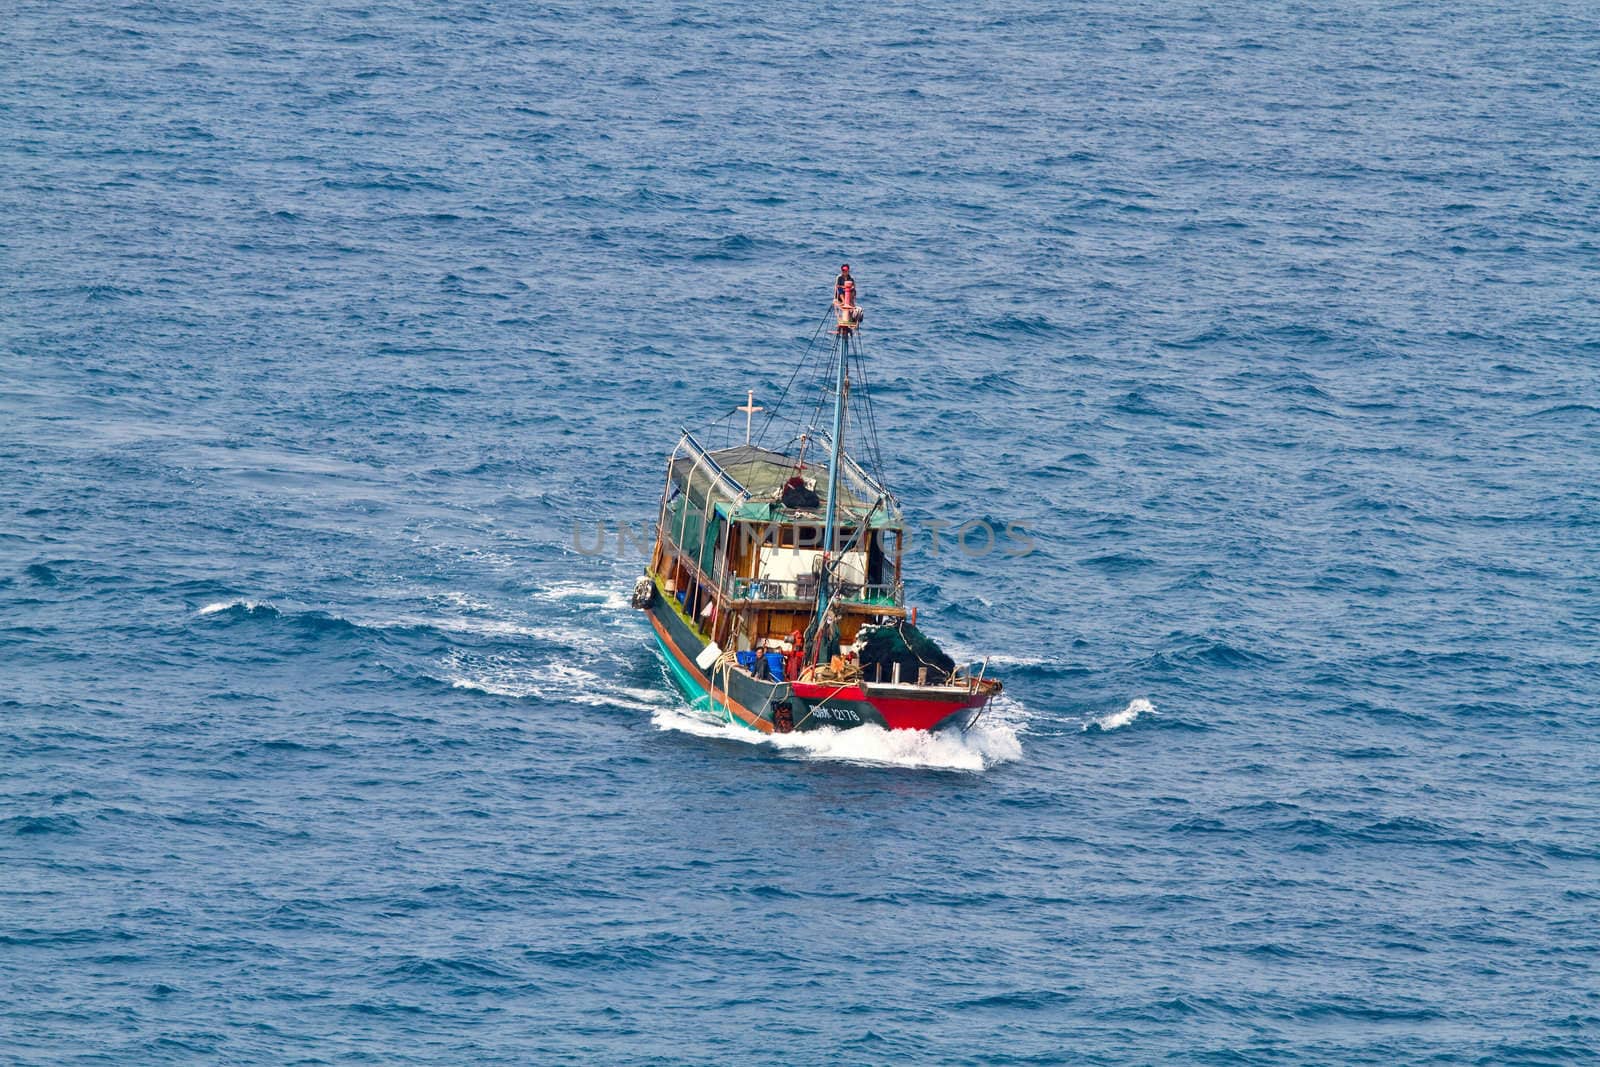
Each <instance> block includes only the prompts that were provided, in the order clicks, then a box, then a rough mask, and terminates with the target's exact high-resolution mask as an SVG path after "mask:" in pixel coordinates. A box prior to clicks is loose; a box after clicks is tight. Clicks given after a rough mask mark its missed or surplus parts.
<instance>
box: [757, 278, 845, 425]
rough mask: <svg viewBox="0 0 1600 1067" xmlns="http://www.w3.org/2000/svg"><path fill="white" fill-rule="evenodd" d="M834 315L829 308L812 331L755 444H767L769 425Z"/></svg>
mask: <svg viewBox="0 0 1600 1067" xmlns="http://www.w3.org/2000/svg"><path fill="white" fill-rule="evenodd" d="M832 317H833V312H832V309H829V312H828V313H827V314H826V315H823V316H822V321H821V322H819V323H817V328H816V331H815V332H813V333H812V335H811V340H809V341H807V342H806V347H805V351H804V352H802V353H801V354H800V359H799V360H798V361H796V363H795V365H794V371H793V373H791V374H790V375H789V381H788V383H787V384H785V385H784V387H783V392H781V393H779V394H778V399H777V401H776V402H774V403H773V405H772V410H770V411H768V412H767V417H766V418H765V419H763V420H762V422H761V432H760V433H758V434H757V435H756V437H755V444H756V445H758V446H759V445H763V444H765V442H766V440H767V429H768V427H770V426H771V425H772V422H773V420H774V419H776V418H777V417H778V412H779V411H781V410H782V409H783V402H784V401H785V400H786V399H788V396H789V390H790V389H792V388H794V383H795V381H796V379H798V378H799V377H800V372H801V371H802V370H803V369H805V365H806V364H807V363H808V362H810V359H811V351H812V349H813V348H815V347H816V344H817V338H818V337H820V336H822V328H823V327H824V326H826V325H828V320H829V319H830V318H832Z"/></svg>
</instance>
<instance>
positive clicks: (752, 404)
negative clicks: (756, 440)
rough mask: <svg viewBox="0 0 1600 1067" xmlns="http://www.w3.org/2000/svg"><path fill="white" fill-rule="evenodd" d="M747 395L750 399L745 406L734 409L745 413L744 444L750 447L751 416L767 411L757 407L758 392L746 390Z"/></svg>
mask: <svg viewBox="0 0 1600 1067" xmlns="http://www.w3.org/2000/svg"><path fill="white" fill-rule="evenodd" d="M746 393H747V394H748V399H746V400H745V402H744V406H743V407H737V408H734V409H733V410H735V411H742V412H744V443H745V444H747V445H748V444H749V443H750V416H752V415H754V414H755V413H756V412H758V411H765V410H767V409H766V408H763V407H757V406H756V391H755V390H754V389H748V390H746Z"/></svg>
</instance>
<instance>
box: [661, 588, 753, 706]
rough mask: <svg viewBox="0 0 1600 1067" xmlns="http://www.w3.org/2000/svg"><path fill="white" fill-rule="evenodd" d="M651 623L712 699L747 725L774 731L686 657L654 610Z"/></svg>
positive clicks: (662, 642)
mask: <svg viewBox="0 0 1600 1067" xmlns="http://www.w3.org/2000/svg"><path fill="white" fill-rule="evenodd" d="M650 625H651V626H653V627H655V630H656V636H658V637H660V638H661V644H662V647H664V648H666V649H667V650H668V651H669V652H671V653H672V655H673V657H674V658H675V659H677V661H678V665H679V666H680V667H682V668H683V669H684V670H685V671H688V672H689V673H690V674H691V675H692V676H693V677H695V678H698V679H700V680H702V681H703V682H704V683H705V690H706V692H707V693H710V694H711V699H712V700H720V702H721V703H722V705H723V706H724V707H726V708H727V709H728V710H729V711H731V712H733V713H734V714H735V715H737V716H739V718H740V719H742V720H744V723H745V725H746V726H750V727H752V728H754V729H757V730H760V731H761V732H762V733H764V734H770V733H771V732H772V724H771V723H770V722H768V721H767V720H765V719H763V718H762V717H761V716H759V715H756V714H754V713H753V712H751V711H750V709H749V708H747V707H745V706H744V705H743V704H741V703H739V702H738V701H737V700H735V699H733V697H732V696H730V695H729V694H728V693H727V692H725V691H724V690H721V689H718V688H717V687H716V686H715V685H714V684H712V682H711V680H710V679H709V678H706V676H705V675H704V674H703V673H701V671H700V667H699V666H698V665H697V664H695V663H694V662H693V661H691V660H688V659H685V658H684V655H683V652H682V650H680V649H679V648H678V646H677V643H676V642H674V641H673V640H672V635H671V634H670V633H668V632H667V628H666V627H665V626H663V625H662V624H661V620H660V619H658V618H656V615H655V612H653V611H652V612H650ZM719 694H720V696H719Z"/></svg>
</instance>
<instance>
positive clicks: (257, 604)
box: [195, 597, 278, 615]
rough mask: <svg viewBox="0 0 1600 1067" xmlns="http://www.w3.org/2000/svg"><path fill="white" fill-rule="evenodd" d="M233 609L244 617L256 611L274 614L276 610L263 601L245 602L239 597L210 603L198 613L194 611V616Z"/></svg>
mask: <svg viewBox="0 0 1600 1067" xmlns="http://www.w3.org/2000/svg"><path fill="white" fill-rule="evenodd" d="M235 608H237V609H238V610H239V611H240V612H242V613H244V614H246V615H254V614H255V613H256V612H258V611H259V612H275V611H277V610H278V609H277V608H274V607H273V606H272V605H271V604H269V603H267V602H266V601H265V600H245V599H244V598H242V597H240V598H237V599H234V600H216V601H213V602H212V603H210V604H207V605H206V606H205V607H203V608H201V609H200V610H199V611H196V612H195V614H196V615H219V614H221V613H222V612H224V611H232V610H234V609H235Z"/></svg>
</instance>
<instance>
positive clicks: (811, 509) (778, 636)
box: [650, 433, 906, 654]
mask: <svg viewBox="0 0 1600 1067" xmlns="http://www.w3.org/2000/svg"><path fill="white" fill-rule="evenodd" d="M808 444H809V445H816V444H817V442H816V441H815V440H812V441H805V440H802V441H801V442H800V447H799V448H798V450H797V454H795V455H789V454H787V453H785V452H776V451H772V450H770V449H766V448H762V447H759V446H757V445H749V444H746V445H738V446H736V447H733V448H726V449H720V450H717V451H706V450H705V449H703V448H702V447H701V446H700V444H699V443H698V442H697V441H695V439H694V438H693V437H692V436H691V435H690V434H688V433H685V434H684V435H683V437H682V439H681V440H680V441H679V443H678V447H677V448H676V449H674V450H673V453H672V458H671V459H670V461H669V462H668V466H667V482H666V487H665V490H664V492H663V494H662V505H661V512H660V517H659V522H658V533H657V537H656V544H655V550H654V554H653V557H652V560H651V567H650V571H651V573H652V574H653V575H655V576H656V581H657V582H658V584H659V586H660V591H661V593H662V595H664V596H665V597H667V598H669V599H670V601H671V602H672V603H673V604H674V605H675V607H674V610H676V611H677V612H678V613H679V614H680V616H681V617H682V618H683V619H684V620H685V621H687V622H688V623H689V624H690V625H691V626H693V627H694V628H695V630H696V631H698V632H699V634H700V635H701V636H702V638H703V639H705V640H707V641H712V642H715V643H716V644H717V645H718V646H719V647H721V648H723V649H727V650H729V651H736V652H757V653H760V652H772V651H777V652H782V653H785V654H792V653H794V652H795V651H796V648H795V645H796V644H797V642H796V635H797V634H805V633H806V631H807V628H808V627H810V626H811V624H812V622H813V618H814V616H815V613H816V612H817V610H818V604H817V600H818V585H819V582H820V581H821V580H822V575H823V572H824V568H825V567H827V568H829V578H828V582H829V585H828V603H827V607H826V610H827V611H828V612H829V613H830V614H831V615H832V616H833V623H834V627H835V630H836V633H837V636H838V640H839V641H840V642H841V643H842V644H849V643H851V642H853V641H855V640H856V636H857V634H858V632H859V631H860V629H861V627H862V625H863V624H864V623H876V622H878V621H881V620H887V619H895V618H903V617H904V616H905V614H906V609H905V606H904V594H903V591H902V587H901V583H900V561H901V554H902V551H903V547H904V545H903V541H902V537H903V533H904V524H903V520H902V518H901V514H900V509H899V506H898V504H897V503H896V501H895V499H894V497H893V496H892V495H891V494H890V493H889V492H888V490H886V489H884V488H883V486H881V485H879V484H878V483H877V482H876V481H874V480H873V479H872V478H871V477H870V476H868V475H867V474H866V473H865V472H864V471H863V470H862V469H861V468H860V467H859V466H858V465H857V464H856V463H855V462H854V461H853V460H851V459H850V458H849V456H847V455H845V454H843V453H841V454H840V463H839V468H840V469H839V476H838V488H837V490H836V492H837V496H836V499H835V500H834V501H833V504H834V528H835V534H834V543H833V544H832V545H831V546H829V545H826V544H824V541H825V540H826V529H827V516H826V512H827V506H828V485H829V478H828V472H827V461H828V452H827V450H826V448H825V447H817V448H816V455H817V456H818V461H817V462H810V463H808V462H807V460H806V452H807V450H808V449H807V445H808Z"/></svg>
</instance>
